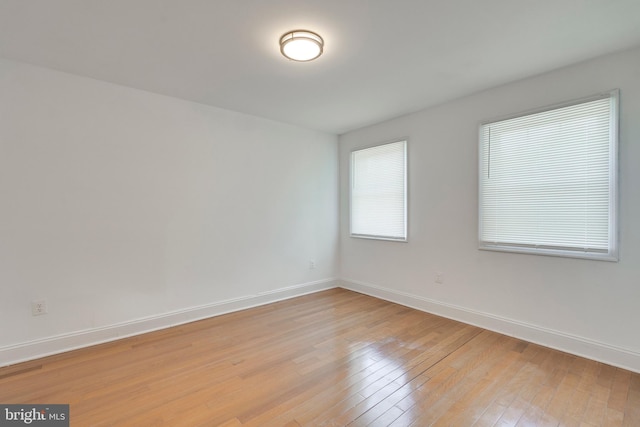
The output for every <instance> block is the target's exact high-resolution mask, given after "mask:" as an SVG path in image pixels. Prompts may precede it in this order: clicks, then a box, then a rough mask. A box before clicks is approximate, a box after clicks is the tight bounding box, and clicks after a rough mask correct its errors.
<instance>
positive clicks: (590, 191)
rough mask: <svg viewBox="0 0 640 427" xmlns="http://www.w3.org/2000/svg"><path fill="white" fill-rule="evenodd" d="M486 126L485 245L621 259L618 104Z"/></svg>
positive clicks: (609, 97)
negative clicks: (618, 238)
mask: <svg viewBox="0 0 640 427" xmlns="http://www.w3.org/2000/svg"><path fill="white" fill-rule="evenodd" d="M617 100H618V92H617V91H613V92H611V93H608V94H606V96H601V97H598V98H596V99H594V98H591V99H589V100H586V101H581V102H578V103H574V104H572V105H568V106H563V107H560V108H554V109H551V110H547V111H542V112H537V113H534V114H528V115H524V116H520V117H514V118H510V119H508V120H501V121H496V122H492V123H487V124H484V125H482V126H481V127H480V156H479V157H480V168H479V170H480V181H479V187H480V191H479V193H480V194H479V204H480V206H479V211H480V224H479V233H480V236H479V237H480V248H481V249H495V250H506V251H514V252H529V253H542V254H546V255H564V256H574V257H585V258H600V259H607V260H615V259H617V247H616V245H617V242H616V234H617V232H616V221H615V216H616V181H617V104H618V102H617Z"/></svg>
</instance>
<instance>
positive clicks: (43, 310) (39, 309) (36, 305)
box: [31, 300, 47, 316]
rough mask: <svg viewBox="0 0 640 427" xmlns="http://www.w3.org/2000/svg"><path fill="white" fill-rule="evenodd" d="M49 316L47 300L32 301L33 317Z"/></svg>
mask: <svg viewBox="0 0 640 427" xmlns="http://www.w3.org/2000/svg"><path fill="white" fill-rule="evenodd" d="M43 314H47V302H46V301H45V300H38V301H31V315H33V316H41V315H43Z"/></svg>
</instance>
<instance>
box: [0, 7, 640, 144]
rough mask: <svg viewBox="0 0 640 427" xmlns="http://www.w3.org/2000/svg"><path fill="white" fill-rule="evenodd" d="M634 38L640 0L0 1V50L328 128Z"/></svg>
mask: <svg viewBox="0 0 640 427" xmlns="http://www.w3.org/2000/svg"><path fill="white" fill-rule="evenodd" d="M293 29H308V30H312V31H315V32H318V33H319V34H321V35H322V37H323V38H324V39H325V53H324V54H323V55H322V56H321V57H320V58H319V59H318V60H316V61H314V62H310V63H297V62H292V61H288V60H286V59H285V58H284V57H282V56H281V55H280V51H279V47H278V39H279V37H280V36H281V35H282V34H283V33H285V32H286V31H289V30H293ZM639 45H640V0H535V1H534V0H286V1H285V0H28V1H25V0H0V56H2V57H5V58H8V59H14V60H19V61H24V62H27V63H31V64H35V65H40V66H44V67H49V68H52V69H56V70H61V71H66V72H70V73H74V74H78V75H82V76H88V77H92V78H95V79H100V80H105V81H109V82H113V83H117V84H121V85H125V86H130V87H134V88H138V89H143V90H147V91H151V92H156V93H160V94H165V95H169V96H173V97H178V98H183V99H187V100H191V101H195V102H199V103H203V104H209V105H213V106H216V107H221V108H225V109H229V110H234V111H239V112H243V113H248V114H252V115H256V116H261V117H265V118H268V119H273V120H277V121H281V122H286V123H292V124H295V125H299V126H303V127H306V128H312V129H317V130H322V131H326V132H330V133H335V134H341V133H344V132H346V131H349V130H352V129H357V128H360V127H363V126H366V125H369V124H373V123H377V122H381V121H384V120H387V119H390V118H393V117H397V116H401V115H403V114H407V113H410V112H413V111H417V110H420V109H423V108H426V107H429V106H433V105H436V104H440V103H442V102H446V101H448V100H451V99H454V98H458V97H461V96H464V95H467V94H470V93H474V92H478V91H481V90H484V89H487V88H490V87H494V86H497V85H500V84H503V83H506V82H510V81H514V80H518V79H521V78H525V77H528V76H531V75H535V74H540V73H542V72H545V71H549V70H552V69H555V68H559V67H562V66H565V65H569V64H572V63H576V62H579V61H583V60H586V59H589V58H592V57H595V56H599V55H602V54H606V53H610V52H614V51H619V50H623V49H627V48H631V47H634V46H639Z"/></svg>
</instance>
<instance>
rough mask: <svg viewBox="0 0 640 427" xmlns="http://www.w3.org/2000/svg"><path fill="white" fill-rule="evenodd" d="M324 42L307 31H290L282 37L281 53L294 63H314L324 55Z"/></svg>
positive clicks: (316, 35)
mask: <svg viewBox="0 0 640 427" xmlns="http://www.w3.org/2000/svg"><path fill="white" fill-rule="evenodd" d="M323 48H324V40H322V37H320V36H319V35H318V34H316V33H314V32H311V31H307V30H295V31H289V32H288V33H286V34H284V35H283V36H282V37H280V52H282V54H283V55H284V56H286V57H287V58H289V59H292V60H294V61H299V62H306V61H313V60H314V59H316V58H317V57H319V56H320V55H322V49H323Z"/></svg>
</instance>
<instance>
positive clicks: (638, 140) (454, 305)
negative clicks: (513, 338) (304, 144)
mask: <svg viewBox="0 0 640 427" xmlns="http://www.w3.org/2000/svg"><path fill="white" fill-rule="evenodd" d="M615 88H619V89H620V91H621V92H620V94H621V117H620V180H619V181H620V215H619V220H620V261H619V262H617V263H612V262H603V261H589V260H579V259H567V258H556V257H545V256H535V255H520V254H507V253H499V252H488V251H480V250H478V249H477V229H478V227H477V210H478V209H477V202H478V196H477V185H478V179H477V173H478V166H477V162H478V154H477V144H478V125H479V123H480V122H481V121H483V120H487V119H492V118H497V117H501V116H504V115H507V114H511V113H517V112H520V111H525V110H529V109H532V108H536V107H542V106H547V105H552V104H554V103H558V102H562V101H567V100H572V99H576V98H581V97H585V96H588V95H592V94H595V93H598V92H601V91H606V90H610V89H615ZM399 137H408V140H409V146H408V149H409V243H396V242H383V241H372V240H363V239H355V238H351V237H349V215H348V192H349V187H348V179H349V169H348V166H349V164H348V162H349V153H350V151H351V150H353V149H355V148H358V147H362V146H366V145H371V144H375V143H383V142H387V141H391V140H394V139H396V138H399ZM340 190H341V209H340V210H341V217H340V219H341V222H340V223H341V233H340V236H341V237H340V244H341V273H340V277H341V278H342V279H343V284H344V286H345V287H348V288H352V289H357V290H360V291H362V292H366V293H370V294H372V295H378V296H381V297H383V298H387V299H391V300H396V301H399V302H403V303H405V304H408V305H413V306H416V307H420V308H422V309H425V310H428V311H433V312H436V313H440V314H444V315H447V316H450V317H454V318H458V319H461V320H464V321H467V322H470V323H475V324H478V325H481V326H485V327H488V328H490V329H494V330H499V331H502V332H506V333H509V334H512V335H517V336H521V337H524V338H526V339H529V340H533V341H537V342H540V343H543V344H546V345H549V346H553V347H557V348H561V349H565V350H569V351H571V352H574V353H577V354H583V355H586V356H588V357H591V358H595V359H599V360H604V361H607V362H609V363H613V364H616V365H619V366H625V367H627V368H631V369H633V370H636V371H640V332H639V330H640V50H637V49H636V50H632V51H627V52H623V53H619V54H615V55H611V56H607V57H602V58H598V59H595V60H592V61H589V62H585V63H582V64H578V65H575V66H572V67H568V68H564V69H561V70H557V71H554V72H551V73H548V74H544V75H541V76H538V77H535V78H530V79H527V80H524V81H519V82H515V83H513V84H508V85H505V86H501V87H498V88H495V89H492V90H488V91H485V92H482V93H478V94H475V95H472V96H469V97H466V98H463V99H459V100H456V101H453V102H450V103H447V104H445V105H441V106H439V107H436V108H431V109H428V110H425V111H421V112H418V113H415V114H412V115H409V116H405V117H401V118H398V119H395V120H391V121H388V122H385V123H381V124H378V125H375V126H371V127H367V128H365V129H361V130H358V131H354V132H350V133H348V134H345V135H343V136H341V137H340ZM436 272H442V273H443V274H444V283H443V284H442V285H438V284H436V283H434V276H435V273H436Z"/></svg>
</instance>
